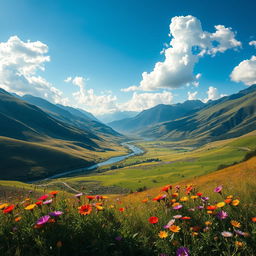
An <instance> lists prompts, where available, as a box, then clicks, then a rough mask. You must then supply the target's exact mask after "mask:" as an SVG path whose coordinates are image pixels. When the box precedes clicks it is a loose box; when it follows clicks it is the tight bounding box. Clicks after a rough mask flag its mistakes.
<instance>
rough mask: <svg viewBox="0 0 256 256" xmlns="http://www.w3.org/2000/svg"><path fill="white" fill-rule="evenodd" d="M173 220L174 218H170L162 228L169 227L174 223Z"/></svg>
mask: <svg viewBox="0 0 256 256" xmlns="http://www.w3.org/2000/svg"><path fill="white" fill-rule="evenodd" d="M174 222H175V219H172V220H170V221H169V222H168V223H167V224H166V225H165V226H164V228H169V227H170V226H171V225H173V224H174Z"/></svg>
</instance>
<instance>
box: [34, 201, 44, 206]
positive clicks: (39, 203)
mask: <svg viewBox="0 0 256 256" xmlns="http://www.w3.org/2000/svg"><path fill="white" fill-rule="evenodd" d="M35 204H36V205H42V204H43V202H42V201H38V202H35Z"/></svg>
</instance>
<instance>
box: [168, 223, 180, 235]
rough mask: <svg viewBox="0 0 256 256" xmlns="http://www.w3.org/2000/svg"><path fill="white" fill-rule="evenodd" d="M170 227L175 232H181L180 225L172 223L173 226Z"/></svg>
mask: <svg viewBox="0 0 256 256" xmlns="http://www.w3.org/2000/svg"><path fill="white" fill-rule="evenodd" d="M169 229H170V230H171V231H172V232H174V233H178V232H180V227H179V226H176V225H171V226H170V227H169Z"/></svg>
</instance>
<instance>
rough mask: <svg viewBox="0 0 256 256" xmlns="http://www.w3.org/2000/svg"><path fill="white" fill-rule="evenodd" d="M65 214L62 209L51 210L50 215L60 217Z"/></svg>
mask: <svg viewBox="0 0 256 256" xmlns="http://www.w3.org/2000/svg"><path fill="white" fill-rule="evenodd" d="M62 214H63V212H61V211H54V212H50V213H49V215H50V216H52V217H59V216H61V215H62Z"/></svg>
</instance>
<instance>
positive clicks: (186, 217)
mask: <svg viewBox="0 0 256 256" xmlns="http://www.w3.org/2000/svg"><path fill="white" fill-rule="evenodd" d="M181 219H182V220H190V219H191V217H188V216H184V217H181Z"/></svg>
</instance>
